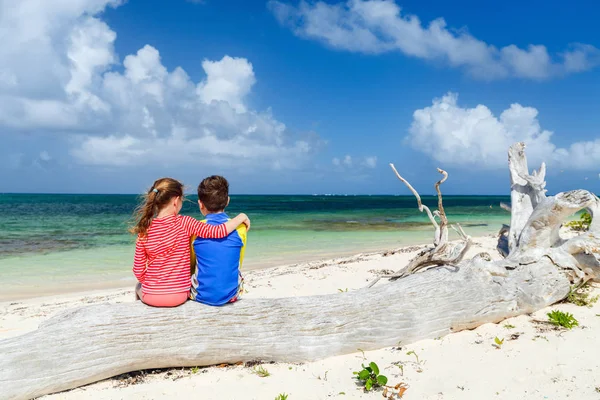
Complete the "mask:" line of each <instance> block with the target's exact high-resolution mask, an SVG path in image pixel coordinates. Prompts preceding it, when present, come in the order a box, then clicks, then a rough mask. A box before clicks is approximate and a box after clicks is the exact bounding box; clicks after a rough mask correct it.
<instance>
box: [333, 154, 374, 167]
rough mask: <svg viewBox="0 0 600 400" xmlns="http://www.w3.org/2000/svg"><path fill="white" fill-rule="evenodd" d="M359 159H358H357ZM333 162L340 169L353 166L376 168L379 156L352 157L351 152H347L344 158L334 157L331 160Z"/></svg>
mask: <svg viewBox="0 0 600 400" xmlns="http://www.w3.org/2000/svg"><path fill="white" fill-rule="evenodd" d="M357 160H358V161H357ZM331 163H332V164H333V165H334V166H335V167H338V168H339V169H344V170H345V169H347V168H352V167H353V166H359V167H364V168H375V167H376V166H377V157H376V156H368V157H358V158H357V157H354V158H353V157H352V156H351V155H349V154H346V155H345V156H344V157H343V158H338V157H334V158H333V159H332V160H331Z"/></svg>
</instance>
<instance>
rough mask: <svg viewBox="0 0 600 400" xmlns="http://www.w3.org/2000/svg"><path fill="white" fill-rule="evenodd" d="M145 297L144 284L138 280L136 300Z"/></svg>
mask: <svg viewBox="0 0 600 400" xmlns="http://www.w3.org/2000/svg"><path fill="white" fill-rule="evenodd" d="M143 298H144V294H143V293H142V284H141V283H139V282H138V284H137V285H135V300H136V301H137V300H142V299H143Z"/></svg>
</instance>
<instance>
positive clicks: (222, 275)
mask: <svg viewBox="0 0 600 400" xmlns="http://www.w3.org/2000/svg"><path fill="white" fill-rule="evenodd" d="M228 220H229V217H228V216H227V214H225V213H224V212H222V213H218V214H208V215H207V216H206V219H205V220H204V221H202V222H205V223H207V224H210V225H220V224H222V223H225V222H227V221H228ZM245 245H246V225H244V224H242V225H240V226H239V227H238V228H237V229H236V230H235V231H233V232H231V233H230V234H229V235H228V236H227V237H224V238H222V239H206V238H200V237H199V238H196V239H195V240H194V242H193V250H194V253H195V254H196V270H195V272H194V274H193V275H192V288H191V298H192V300H195V301H197V302H200V303H204V304H208V305H211V306H220V305H223V304H226V303H227V302H229V300H231V299H232V298H234V297H235V296H236V295H237V294H238V290H239V279H240V268H241V266H242V261H243V259H244V250H245Z"/></svg>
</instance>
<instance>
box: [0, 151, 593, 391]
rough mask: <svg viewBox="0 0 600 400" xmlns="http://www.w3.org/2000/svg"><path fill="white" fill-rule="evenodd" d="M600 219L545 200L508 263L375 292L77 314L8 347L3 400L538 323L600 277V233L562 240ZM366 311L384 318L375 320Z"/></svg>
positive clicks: (576, 205) (562, 200) (483, 260)
mask: <svg viewBox="0 0 600 400" xmlns="http://www.w3.org/2000/svg"><path fill="white" fill-rule="evenodd" d="M523 157H524V156H523ZM513 190H514V189H513ZM523 204H526V201H523ZM532 204H533V203H532ZM513 207H514V204H513ZM599 207H600V201H599V200H598V198H597V197H596V196H594V195H593V194H591V193H589V192H586V191H583V190H577V191H573V192H567V193H560V194H558V195H556V196H555V197H548V198H546V197H545V196H544V197H540V198H539V201H538V202H537V203H536V206H535V208H532V210H531V211H532V212H531V213H530V215H529V216H528V217H527V220H526V221H525V223H524V224H523V225H522V229H521V232H520V234H519V235H517V236H515V237H518V242H517V245H516V247H515V248H514V249H513V251H511V253H510V254H509V255H508V257H507V258H506V259H503V260H500V261H494V262H492V261H490V259H489V257H488V256H486V255H485V254H480V255H478V256H476V257H475V258H473V259H471V260H465V261H462V262H460V263H459V264H458V265H456V266H454V267H440V268H435V269H429V270H426V271H424V272H422V273H418V274H414V275H409V276H406V277H404V278H403V279H398V280H396V281H394V282H391V283H389V284H386V285H379V286H376V287H374V288H371V289H367V288H365V289H360V290H356V291H353V292H348V293H339V294H332V295H326V296H309V297H296V298H283V299H269V300H266V299H264V300H262V299H255V300H252V299H245V300H243V301H242V302H239V303H236V304H234V305H230V306H225V307H218V308H217V307H214V308H213V307H208V306H203V305H200V304H196V303H191V302H188V303H187V304H184V305H183V306H181V307H178V308H174V309H159V308H150V307H147V306H144V305H143V304H141V303H139V302H138V303H129V304H116V305H109V304H103V305H94V306H88V307H83V308H78V309H75V310H71V311H67V312H64V313H62V314H60V315H58V316H56V317H54V318H52V319H50V320H48V321H47V322H45V323H43V324H41V325H40V327H39V329H38V330H36V331H34V332H32V333H29V334H26V335H23V336H20V337H15V338H11V339H6V340H3V341H0V388H1V389H2V390H1V391H0V398H7V399H24V398H30V397H35V396H40V395H43V394H47V393H53V392H57V391H61V390H65V389H70V388H74V387H77V386H81V385H84V384H87V383H91V382H95V381H98V380H101V379H105V378H108V377H111V376H114V375H117V374H121V373H125V372H128V371H133V370H139V369H146V368H162V367H174V366H195V365H211V364H217V363H234V362H238V361H248V360H255V359H262V360H272V361H288V362H298V361H310V360H317V359H322V358H325V357H330V356H335V355H340V354H346V353H351V352H355V351H356V350H357V349H359V348H360V349H363V350H372V349H378V348H382V347H387V346H393V345H396V344H397V343H398V341H402V342H403V343H410V342H414V341H417V340H421V339H424V338H433V337H439V336H443V335H445V334H448V333H450V332H454V331H459V330H462V329H468V328H474V327H477V326H479V325H481V324H483V323H486V322H497V321H501V320H503V319H505V318H508V317H511V316H516V315H519V314H524V313H530V312H533V311H536V310H538V309H540V308H542V307H545V306H547V305H550V304H552V303H555V302H557V301H559V300H561V299H563V298H564V297H565V296H566V295H567V294H568V292H569V290H570V286H571V285H572V284H580V283H581V282H584V281H586V280H589V279H598V278H599V277H600V250H599V249H600V224H598V223H597V222H595V221H594V222H593V223H592V226H591V227H590V231H589V232H586V233H585V234H584V235H581V236H578V237H575V238H572V239H570V240H563V239H561V238H560V237H559V236H558V229H559V227H560V225H561V224H562V222H563V221H564V220H565V219H566V218H567V217H568V216H569V215H570V214H572V213H574V212H576V211H578V210H580V209H584V208H587V209H590V210H592V211H593V212H600V208H599ZM594 215H596V214H594ZM515 226H516V225H515ZM364 310H377V313H370V314H369V318H365V317H364V312H365V311H364Z"/></svg>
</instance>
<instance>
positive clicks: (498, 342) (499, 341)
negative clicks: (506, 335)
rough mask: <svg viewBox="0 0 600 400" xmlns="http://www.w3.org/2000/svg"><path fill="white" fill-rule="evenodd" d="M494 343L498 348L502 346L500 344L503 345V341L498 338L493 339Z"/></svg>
mask: <svg viewBox="0 0 600 400" xmlns="http://www.w3.org/2000/svg"><path fill="white" fill-rule="evenodd" d="M494 342H496V344H497V345H498V346H502V344H503V343H504V339H499V338H498V336H496V337H495V338H494Z"/></svg>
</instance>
